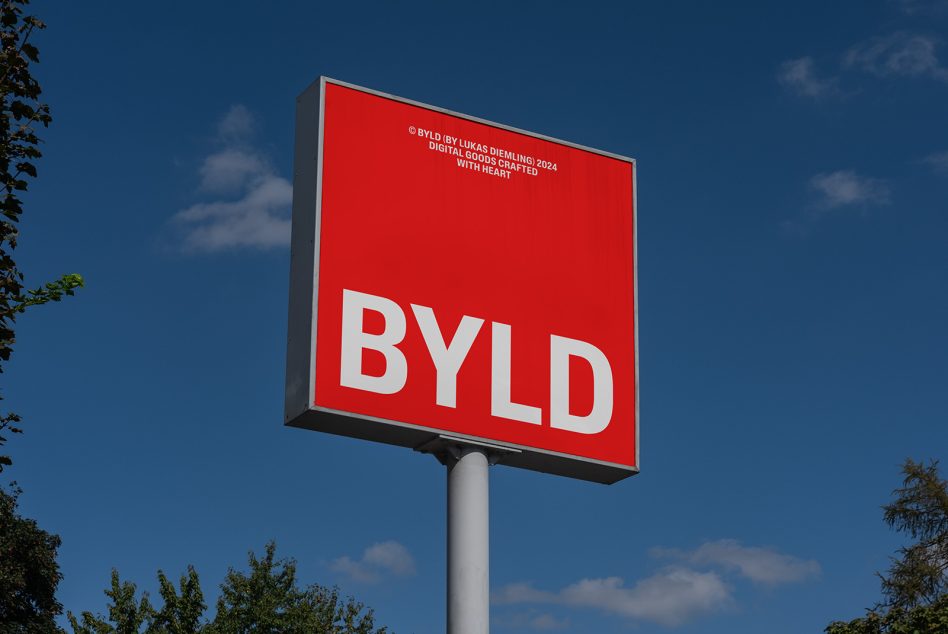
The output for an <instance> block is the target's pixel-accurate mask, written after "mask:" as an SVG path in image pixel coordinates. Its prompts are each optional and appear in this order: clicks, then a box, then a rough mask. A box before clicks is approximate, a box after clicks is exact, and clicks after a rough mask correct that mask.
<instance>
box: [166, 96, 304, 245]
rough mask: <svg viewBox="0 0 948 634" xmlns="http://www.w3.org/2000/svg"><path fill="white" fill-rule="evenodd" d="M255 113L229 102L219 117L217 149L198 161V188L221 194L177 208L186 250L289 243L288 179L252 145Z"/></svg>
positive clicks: (176, 221) (176, 220) (290, 189)
mask: <svg viewBox="0 0 948 634" xmlns="http://www.w3.org/2000/svg"><path fill="white" fill-rule="evenodd" d="M253 129H254V122H253V117H252V116H251V114H250V112H249V111H248V110H247V109H246V108H245V107H243V106H240V105H237V106H233V107H232V108H231V109H230V110H229V111H228V112H227V114H225V115H224V117H223V118H222V119H221V120H220V121H219V122H218V125H217V140H218V144H220V145H222V146H223V147H221V149H219V150H218V151H216V152H214V153H212V154H210V155H208V156H207V157H205V159H204V160H203V161H202V163H201V167H200V170H199V175H200V177H201V181H200V188H199V189H200V191H201V192H203V193H205V194H213V195H217V196H219V198H218V199H217V200H212V201H207V202H200V203H196V204H194V205H191V206H190V207H187V208H185V209H182V210H180V211H178V212H177V213H176V214H175V215H174V216H173V218H172V220H173V222H174V224H175V225H177V226H178V227H180V228H181V229H182V231H183V233H184V237H183V241H184V248H185V249H186V250H188V251H208V252H215V251H223V250H226V249H234V248H242V247H245V248H256V249H269V248H278V247H285V246H287V245H288V244H289V242H290V218H289V209H290V205H291V204H292V199H293V187H292V185H291V184H290V182H289V181H288V180H287V179H285V178H283V177H282V176H280V175H279V174H277V173H276V170H274V169H273V167H272V166H271V165H270V162H269V161H268V160H267V158H266V156H264V155H263V153H261V152H260V151H259V150H258V149H256V148H255V147H253V145H252V144H251V140H252V134H253Z"/></svg>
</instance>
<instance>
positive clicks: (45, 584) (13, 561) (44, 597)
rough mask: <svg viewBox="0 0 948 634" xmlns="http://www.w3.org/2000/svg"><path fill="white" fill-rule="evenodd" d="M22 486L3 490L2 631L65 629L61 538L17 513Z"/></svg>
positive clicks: (33, 633)
mask: <svg viewBox="0 0 948 634" xmlns="http://www.w3.org/2000/svg"><path fill="white" fill-rule="evenodd" d="M19 494H20V491H19V489H16V488H14V489H13V490H12V491H11V492H10V493H7V492H6V491H4V490H2V489H0V632H2V633H3V634H27V633H29V634H45V633H47V632H59V631H61V630H60V629H59V628H58V627H56V622H55V620H54V619H55V616H56V615H57V614H60V613H61V612H62V606H61V605H60V604H59V602H57V601H56V598H55V593H56V586H57V585H59V581H60V579H62V575H61V574H60V573H59V565H58V564H57V563H56V550H57V549H58V548H59V544H60V540H59V537H57V536H56V535H51V534H49V533H47V532H46V531H44V530H42V529H40V528H39V527H38V526H37V525H36V522H35V521H33V520H31V519H26V518H23V517H21V516H20V515H18V514H17V498H18V496H19Z"/></svg>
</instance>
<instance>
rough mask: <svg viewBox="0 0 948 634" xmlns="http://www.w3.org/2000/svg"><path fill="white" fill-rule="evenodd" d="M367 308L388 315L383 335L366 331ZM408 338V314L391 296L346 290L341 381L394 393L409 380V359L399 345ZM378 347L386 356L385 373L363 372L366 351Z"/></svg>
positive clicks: (376, 390) (344, 296)
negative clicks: (364, 330) (363, 320)
mask: <svg viewBox="0 0 948 634" xmlns="http://www.w3.org/2000/svg"><path fill="white" fill-rule="evenodd" d="M365 310H374V311H375V312H377V313H381V314H382V317H384V318H385V329H384V330H383V331H382V334H380V335H370V334H367V333H365V332H363V330H362V316H363V312H364V311H365ZM404 338H405V313H403V312H402V309H401V308H399V306H398V304H396V303H395V302H393V301H392V300H390V299H386V298H384V297H378V296H376V295H369V294H368V293H359V292H356V291H350V290H349V289H343V290H342V360H341V364H340V371H339V383H340V385H342V386H344V387H352V388H355V389H357V390H365V391H366V392H375V393H377V394H394V393H395V392H398V391H399V390H401V389H402V388H403V387H405V381H407V380H408V362H407V361H406V360H405V355H404V354H402V351H401V350H399V349H398V348H396V347H395V346H396V344H398V343H400V342H401V340H402V339H404ZM365 348H368V349H369V350H376V351H378V352H381V353H382V355H383V356H384V357H385V373H384V374H383V375H382V376H371V375H368V374H363V373H362V350H363V349H365Z"/></svg>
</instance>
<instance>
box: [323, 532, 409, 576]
mask: <svg viewBox="0 0 948 634" xmlns="http://www.w3.org/2000/svg"><path fill="white" fill-rule="evenodd" d="M329 567H330V569H331V570H333V571H335V572H341V573H342V574H344V575H346V576H348V577H349V578H351V579H352V580H354V581H359V582H362V583H378V582H379V581H381V580H382V579H383V578H384V577H385V576H386V575H393V576H396V577H409V576H411V575H413V574H415V560H414V558H413V557H412V556H411V553H410V552H408V549H407V548H405V547H404V546H402V545H401V544H399V543H398V542H396V541H387V542H381V543H378V544H372V545H371V546H369V547H368V548H366V549H365V550H364V551H363V553H362V558H361V559H359V560H354V559H352V558H351V557H348V556H343V557H339V558H338V559H335V560H333V562H332V563H331V564H330V566H329Z"/></svg>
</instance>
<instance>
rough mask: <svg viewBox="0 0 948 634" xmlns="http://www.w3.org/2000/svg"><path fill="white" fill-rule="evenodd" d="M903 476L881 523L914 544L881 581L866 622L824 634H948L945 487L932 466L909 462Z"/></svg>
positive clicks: (833, 625) (835, 625) (847, 624)
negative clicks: (877, 599)
mask: <svg viewBox="0 0 948 634" xmlns="http://www.w3.org/2000/svg"><path fill="white" fill-rule="evenodd" d="M902 473H903V474H904V479H903V481H902V486H901V487H900V488H898V489H896V490H895V491H893V492H892V494H893V496H894V500H893V501H892V502H891V503H890V504H887V505H885V506H884V507H883V510H884V512H885V513H884V518H885V522H886V523H887V524H888V525H889V526H890V527H892V528H893V529H895V530H896V531H898V532H900V533H906V534H907V535H909V536H910V537H911V538H912V539H913V540H914V541H913V543H911V544H909V545H908V546H903V547H902V548H900V549H899V551H898V554H899V556H898V557H895V558H893V560H892V566H891V567H890V568H889V572H888V574H887V575H880V578H881V581H882V595H883V601H882V602H880V603H878V604H877V605H876V606H875V607H874V608H873V609H871V610H868V611H867V613H866V616H865V617H862V618H858V619H854V620H852V621H837V622H834V623H830V625H829V626H827V628H826V632H827V634H922V633H930V632H931V633H933V632H948V482H946V481H945V480H942V479H941V478H939V477H938V462H937V461H935V460H933V461H931V462H930V463H929V464H928V465H925V464H924V463H922V462H915V461H913V460H911V459H908V460H906V461H905V464H904V465H903V466H902Z"/></svg>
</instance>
